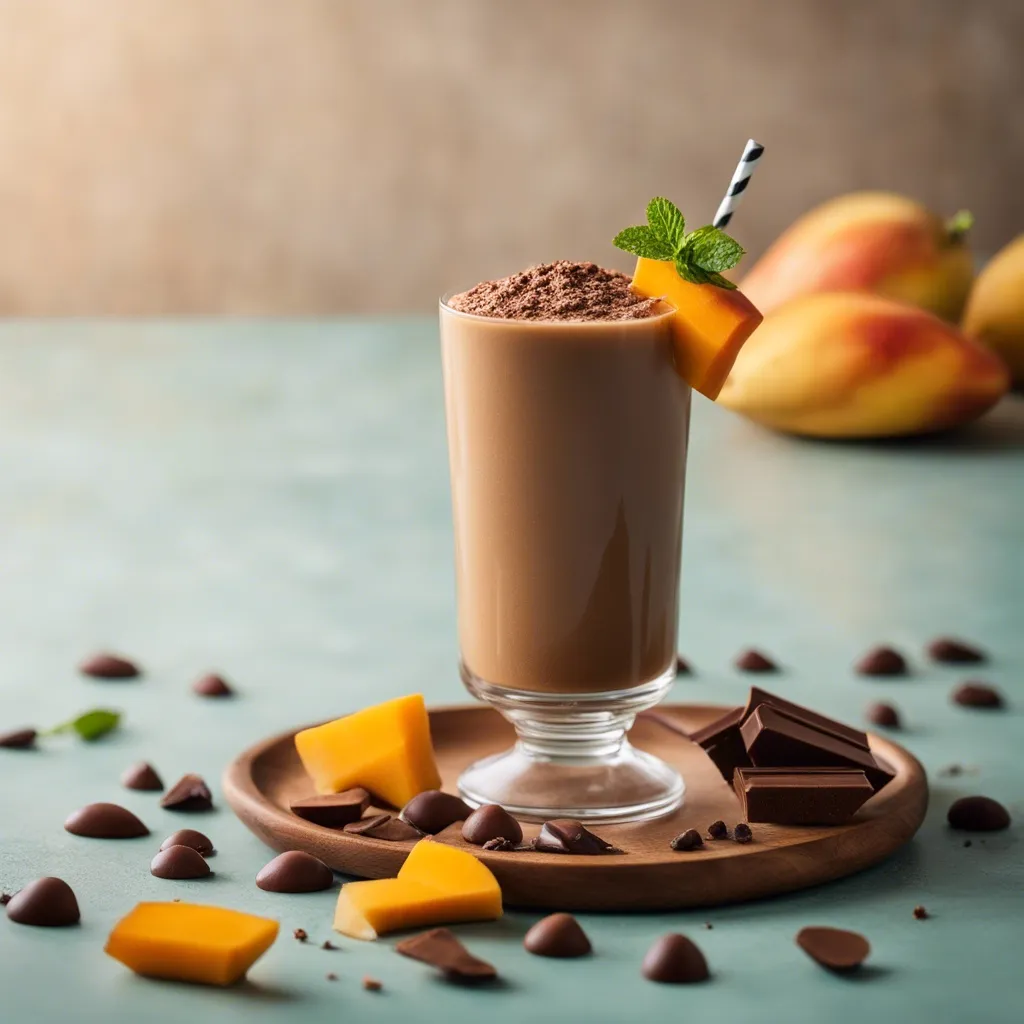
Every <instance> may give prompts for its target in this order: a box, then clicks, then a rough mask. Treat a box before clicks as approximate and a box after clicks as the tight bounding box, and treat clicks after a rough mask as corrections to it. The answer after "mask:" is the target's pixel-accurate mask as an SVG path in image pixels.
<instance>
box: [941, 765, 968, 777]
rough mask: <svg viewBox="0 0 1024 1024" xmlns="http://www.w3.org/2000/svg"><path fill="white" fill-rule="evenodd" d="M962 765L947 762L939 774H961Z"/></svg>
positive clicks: (962, 770) (962, 771)
mask: <svg viewBox="0 0 1024 1024" xmlns="http://www.w3.org/2000/svg"><path fill="white" fill-rule="evenodd" d="M963 773H964V766H963V765H962V764H947V765H946V767H945V768H943V769H942V770H941V771H940V772H939V774H940V775H963Z"/></svg>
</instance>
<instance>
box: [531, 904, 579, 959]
mask: <svg viewBox="0 0 1024 1024" xmlns="http://www.w3.org/2000/svg"><path fill="white" fill-rule="evenodd" d="M523 945H524V946H525V947H526V950H527V952H528V953H533V954H535V955H536V956H550V957H555V958H556V959H560V960H565V959H570V958H573V957H578V956H586V955H587V954H588V953H589V952H590V951H591V945H590V939H588V938H587V933H586V932H585V931H584V930H583V929H582V928H581V927H580V923H579V921H577V920H576V918H575V917H573V916H572V914H548V916H547V917H542V918H541V919H540V920H539V921H538V922H537V923H536V924H535V925H534V926H533V927H532V928H531V929H530V930H529V931H528V932H527V933H526V937H525V938H524V939H523Z"/></svg>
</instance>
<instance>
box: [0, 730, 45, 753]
mask: <svg viewBox="0 0 1024 1024" xmlns="http://www.w3.org/2000/svg"><path fill="white" fill-rule="evenodd" d="M37 735H38V733H37V732H36V731H35V729H15V730H14V731H13V732H5V733H3V734H2V735H0V747H5V748H6V749H8V750H27V749H28V748H29V747H34V746H35V745H36V736H37Z"/></svg>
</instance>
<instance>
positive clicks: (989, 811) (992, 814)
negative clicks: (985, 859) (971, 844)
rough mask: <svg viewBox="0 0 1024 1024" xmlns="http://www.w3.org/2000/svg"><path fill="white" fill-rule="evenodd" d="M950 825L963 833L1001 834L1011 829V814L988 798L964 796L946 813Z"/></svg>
mask: <svg viewBox="0 0 1024 1024" xmlns="http://www.w3.org/2000/svg"><path fill="white" fill-rule="evenodd" d="M946 820H947V821H948V822H949V824H950V825H951V826H952V827H953V828H955V829H959V830H960V831H962V832H999V831H1001V830H1002V829H1004V828H1009V827H1010V813H1009V811H1007V809H1006V808H1005V807H1004V806H1003V805H1002V804H1001V803H999V802H998V801H996V800H993V799H991V798H990V797H987V796H962V797H961V798H960V799H959V800H957V801H955V802H954V803H953V805H952V806H951V807H950V808H949V811H948V812H947V813H946Z"/></svg>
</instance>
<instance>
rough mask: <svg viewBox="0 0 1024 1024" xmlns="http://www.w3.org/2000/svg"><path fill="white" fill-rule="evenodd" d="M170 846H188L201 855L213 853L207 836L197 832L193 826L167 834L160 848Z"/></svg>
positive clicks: (163, 848) (211, 844)
mask: <svg viewBox="0 0 1024 1024" xmlns="http://www.w3.org/2000/svg"><path fill="white" fill-rule="evenodd" d="M172 846H188V847H189V848H191V849H193V850H195V851H196V853H198V854H201V855H202V856H203V857H210V856H212V855H213V843H212V842H211V840H210V839H209V837H208V836H204V835H203V833H202V832H197V831H196V830H195V829H194V828H181V829H178V831H177V832H174V833H172V834H171V835H169V836H168V837H167V838H166V839H165V840H164V841H163V842H162V843H161V844H160V849H161V850H169V849H170V848H171V847H172Z"/></svg>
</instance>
